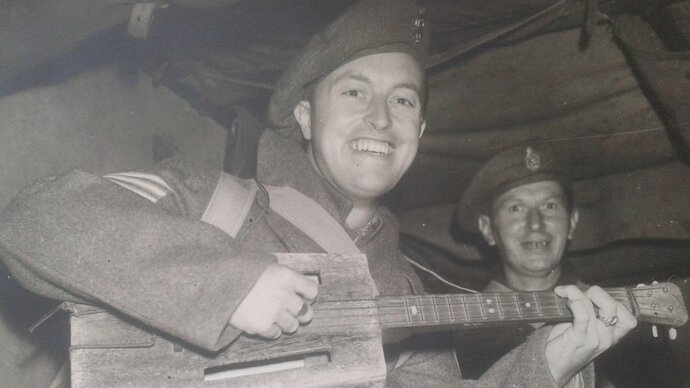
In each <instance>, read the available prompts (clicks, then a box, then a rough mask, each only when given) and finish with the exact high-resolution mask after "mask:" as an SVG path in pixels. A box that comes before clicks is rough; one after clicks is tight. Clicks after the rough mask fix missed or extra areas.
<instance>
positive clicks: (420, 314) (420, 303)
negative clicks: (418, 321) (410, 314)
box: [415, 297, 425, 322]
mask: <svg viewBox="0 0 690 388" xmlns="http://www.w3.org/2000/svg"><path fill="white" fill-rule="evenodd" d="M415 299H416V302H417V306H419V316H420V317H421V318H422V322H424V320H425V319H424V311H423V309H422V301H421V300H420V299H419V297H416V298H415Z"/></svg>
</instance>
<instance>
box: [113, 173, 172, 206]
mask: <svg viewBox="0 0 690 388" xmlns="http://www.w3.org/2000/svg"><path fill="white" fill-rule="evenodd" d="M142 175H143V176H137V175H134V176H131V175H129V173H124V174H110V175H106V176H105V177H106V178H108V179H110V180H112V181H117V182H123V183H126V184H129V185H130V186H134V187H138V188H139V189H140V190H144V191H147V192H149V193H150V194H151V195H153V196H155V197H156V199H157V200H158V199H160V198H162V197H164V196H165V195H166V194H168V193H169V192H171V191H172V189H170V186H168V185H167V184H166V183H165V181H163V180H162V179H161V178H160V177H158V176H156V175H152V174H142ZM151 177H155V178H157V179H151ZM159 182H162V183H163V185H161V184H160V183H159Z"/></svg>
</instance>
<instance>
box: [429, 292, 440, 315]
mask: <svg viewBox="0 0 690 388" xmlns="http://www.w3.org/2000/svg"><path fill="white" fill-rule="evenodd" d="M431 306H432V307H433V308H434V315H435V316H436V320H437V321H440V320H441V319H440V318H439V317H438V310H437V309H436V298H434V297H433V296H432V297H431Z"/></svg>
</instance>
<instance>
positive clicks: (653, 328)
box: [652, 325, 659, 338]
mask: <svg viewBox="0 0 690 388" xmlns="http://www.w3.org/2000/svg"><path fill="white" fill-rule="evenodd" d="M652 337H654V338H659V329H657V327H656V325H652Z"/></svg>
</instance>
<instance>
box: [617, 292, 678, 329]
mask: <svg viewBox="0 0 690 388" xmlns="http://www.w3.org/2000/svg"><path fill="white" fill-rule="evenodd" d="M630 291H631V294H632V296H633V298H634V299H635V307H636V310H637V319H638V320H639V321H643V322H649V323H654V324H660V325H667V326H675V327H679V326H683V325H684V324H685V323H686V322H687V321H688V311H687V310H686V308H685V303H684V301H683V294H682V293H681V291H680V288H679V287H678V286H677V285H676V284H674V283H671V282H666V283H659V284H652V285H649V286H644V285H642V286H638V287H635V288H631V289H630Z"/></svg>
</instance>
